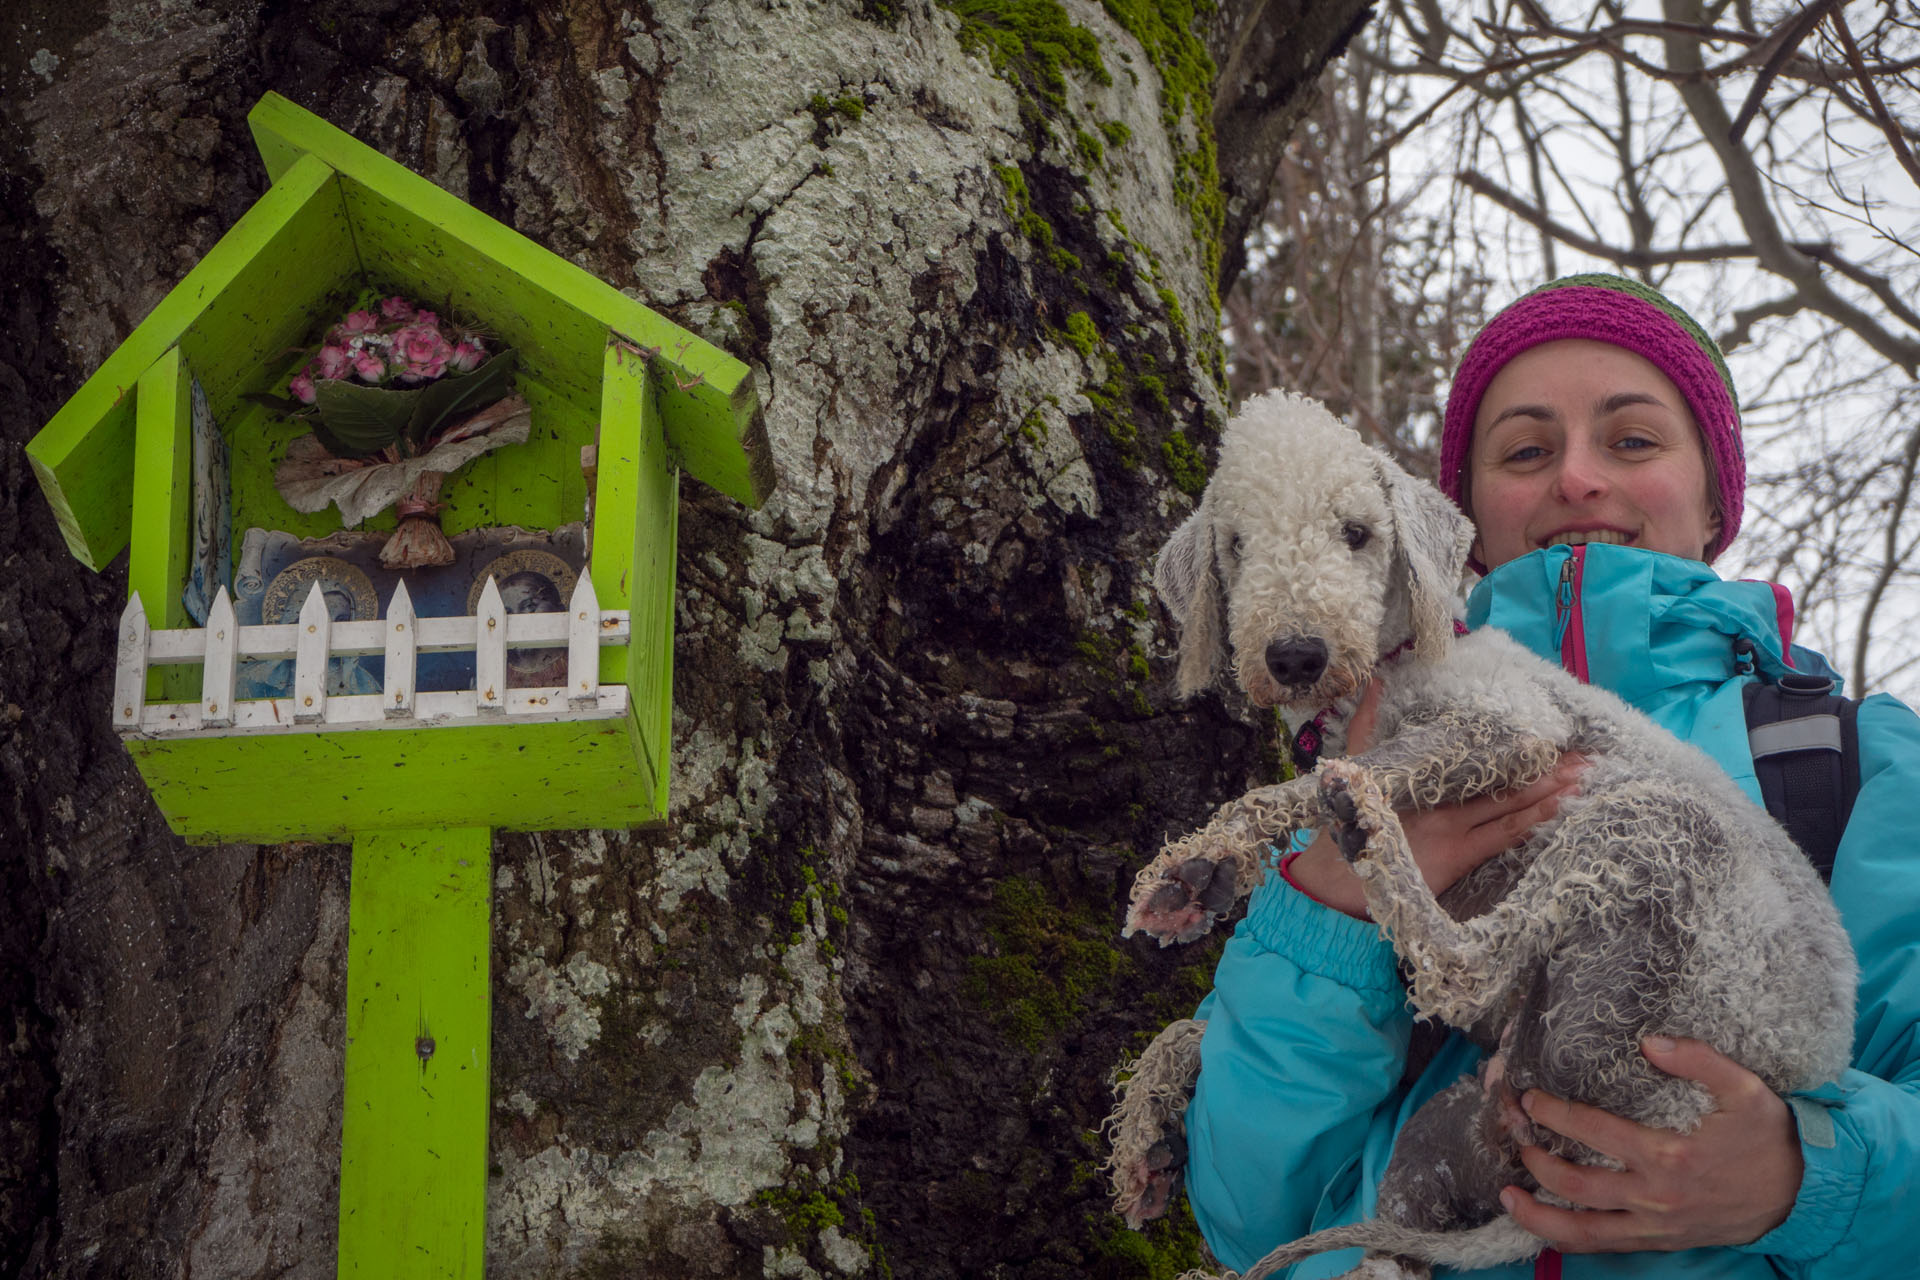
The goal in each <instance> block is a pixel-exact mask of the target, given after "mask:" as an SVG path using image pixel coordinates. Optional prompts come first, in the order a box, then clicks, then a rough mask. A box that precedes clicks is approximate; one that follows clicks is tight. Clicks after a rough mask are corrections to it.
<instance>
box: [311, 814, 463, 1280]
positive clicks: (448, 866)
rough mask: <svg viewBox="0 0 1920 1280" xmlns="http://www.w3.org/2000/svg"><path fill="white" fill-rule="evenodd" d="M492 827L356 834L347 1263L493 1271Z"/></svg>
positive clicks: (378, 1269) (382, 1278)
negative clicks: (489, 1220) (489, 1221)
mask: <svg viewBox="0 0 1920 1280" xmlns="http://www.w3.org/2000/svg"><path fill="white" fill-rule="evenodd" d="M492 866H493V835H492V833H491V832H490V831H488V830H487V829H486V828H484V827H459V828H452V829H447V828H440V829H432V830H427V829H420V830H403V831H388V832H369V833H367V834H365V835H360V836H356V837H355V839H354V842H353V880H352V888H351V890H350V893H349V905H348V913H347V1048H346V1098H345V1107H344V1113H343V1117H342V1123H341V1134H340V1235H339V1271H338V1274H339V1275H340V1276H341V1277H342V1278H343V1280H346V1278H348V1277H351V1278H353V1280H372V1278H375V1277H378V1278H379V1280H387V1278H388V1277H392V1276H417V1277H423V1278H427V1277H433V1278H438V1277H470V1278H472V1280H479V1277H481V1276H482V1275H483V1274H484V1270H485V1267H484V1256H485V1244H486V1207H487V1127H488V1124H489V1121H490V1119H491V1116H490V1114H489V1109H488V1102H489V1090H488V1068H489V1065H490V1061H491V1054H490V1046H491V1033H492V1007H491V993H490V991H489V988H488V976H489V956H490V954H491V947H490V943H491V937H490V923H491V907H492Z"/></svg>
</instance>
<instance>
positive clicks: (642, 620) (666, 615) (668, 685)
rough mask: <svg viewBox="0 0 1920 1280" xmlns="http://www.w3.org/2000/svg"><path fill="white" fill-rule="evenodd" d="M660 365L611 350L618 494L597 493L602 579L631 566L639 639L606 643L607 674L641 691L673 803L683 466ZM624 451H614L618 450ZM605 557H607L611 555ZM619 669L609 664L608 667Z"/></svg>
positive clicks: (663, 797) (643, 728) (644, 731)
mask: <svg viewBox="0 0 1920 1280" xmlns="http://www.w3.org/2000/svg"><path fill="white" fill-rule="evenodd" d="M656 381H657V378H656V376H655V371H652V370H648V371H644V372H643V371H641V370H639V369H636V368H635V367H634V366H633V365H632V364H631V362H622V361H620V360H619V359H618V357H617V355H616V354H615V353H612V352H610V353H609V355H608V367H607V369H606V370H605V377H604V380H603V382H602V386H603V388H604V396H605V398H604V399H603V400H602V402H601V410H600V417H601V449H600V472H601V476H602V482H601V483H602V485H603V486H605V485H606V477H607V472H608V467H609V465H610V464H611V465H612V466H613V467H614V468H615V470H616V472H617V474H616V475H615V476H614V478H613V479H614V484H615V486H616V488H617V496H616V494H615V493H611V492H608V491H607V490H606V489H605V488H604V487H603V489H602V492H601V493H600V494H599V495H597V496H596V498H595V500H594V501H595V509H596V510H597V511H598V512H599V515H598V517H597V521H598V523H597V524H596V526H595V530H594V540H595V541H594V563H595V577H596V581H595V586H596V588H598V589H601V590H602V592H603V594H602V596H601V598H602V599H603V600H604V599H605V598H606V597H605V594H604V588H601V584H600V581H599V578H600V571H601V568H602V566H603V564H604V566H605V567H606V568H607V569H608V570H611V568H612V566H613V565H614V564H615V563H616V562H621V563H624V564H625V566H627V568H626V570H625V573H624V578H625V590H624V591H622V592H621V597H622V598H621V599H620V600H619V601H618V603H619V604H621V605H624V606H626V607H627V609H628V613H629V618H630V620H631V625H632V638H631V639H630V640H629V641H628V645H627V651H626V653H625V654H624V655H622V657H621V658H620V659H612V658H610V656H609V655H607V654H606V653H604V652H603V654H602V657H601V665H600V677H601V679H603V680H608V679H611V680H616V681H619V682H621V683H623V684H625V685H626V686H627V687H628V688H629V689H630V690H632V694H633V709H634V715H635V716H636V717H637V719H638V722H639V725H640V740H641V741H642V742H643V743H645V744H646V749H647V758H648V761H649V763H650V764H651V765H652V767H653V770H654V785H655V803H656V805H657V806H658V807H659V808H661V809H662V810H664V809H665V808H666V802H667V793H666V786H667V777H668V772H669V771H668V768H667V760H668V752H669V751H670V750H671V749H672V743H673V727H672V726H673V598H674V577H675V572H676V569H677V555H676V548H675V538H676V536H677V531H678V523H677V522H678V519H679V512H680V502H679V472H678V470H677V469H676V468H675V467H674V466H673V465H672V462H671V460H670V459H669V457H668V453H667V443H666V439H665V435H664V433H663V431H662V430H661V427H660V414H659V411H658V407H657V406H658V400H657V399H656V396H655V383H656ZM610 449H611V450H614V451H616V452H617V456H613V457H610V456H609V450H610ZM603 557H604V561H603V559H602V558H603ZM610 665H612V667H613V669H612V670H611V671H609V666H610Z"/></svg>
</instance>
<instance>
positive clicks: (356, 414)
mask: <svg viewBox="0 0 1920 1280" xmlns="http://www.w3.org/2000/svg"><path fill="white" fill-rule="evenodd" d="M486 342H487V339H486V335H484V334H483V333H481V332H480V331H478V330H474V329H465V328H461V327H459V326H457V325H453V324H451V323H449V322H448V321H446V320H444V319H442V318H441V317H440V316H438V315H436V314H435V313H433V312H431V311H427V310H424V309H422V308H420V307H419V306H417V305H415V304H414V303H413V302H410V301H409V300H407V299H406V298H401V297H389V298H384V299H381V300H379V301H378V302H377V303H372V302H370V304H369V305H367V306H362V307H360V308H357V309H355V310H353V311H351V312H349V313H348V314H347V315H346V316H345V317H344V318H342V319H341V321H340V322H339V323H338V324H336V325H334V326H333V328H332V329H330V330H328V332H327V335H326V340H325V341H324V342H323V343H321V345H320V348H319V350H318V351H317V352H315V353H314V355H313V357H312V358H311V359H309V360H308V361H307V363H306V364H305V365H304V366H303V367H302V368H301V370H300V372H298V373H296V374H295V375H294V376H293V377H292V378H291V379H290V380H289V381H288V383H287V391H288V393H289V395H290V397H291V398H282V397H272V396H258V397H255V399H258V400H260V401H262V402H263V403H266V404H268V405H269V406H271V407H273V408H275V409H278V410H280V411H281V412H283V413H287V414H289V415H290V416H292V417H294V418H296V419H300V420H302V421H309V422H311V423H312V424H313V431H312V433H311V434H309V435H304V436H301V437H299V438H298V439H296V440H294V441H293V442H292V443H291V444H289V445H288V446H287V456H286V458H285V460H284V461H282V462H281V464H280V465H279V467H277V468H276V469H275V470H274V473H273V483H274V487H275V488H276V489H278V490H279V491H280V496H281V497H283V498H285V499H286V501H287V505H288V506H290V507H292V508H293V509H294V510H295V511H303V512H312V511H319V510H322V509H323V508H325V507H326V505H327V504H328V503H329V502H331V503H333V504H334V505H335V506H337V507H339V509H340V519H341V521H342V522H343V523H344V524H346V525H347V526H348V527H349V528H351V527H352V526H354V525H357V524H359V523H360V522H361V521H363V520H365V519H366V518H367V517H369V516H372V515H375V514H377V513H379V512H381V511H384V510H386V509H387V508H388V507H394V508H395V509H396V512H397V514H398V515H399V518H400V524H399V527H398V528H397V529H395V530H394V532H393V536H392V537H390V538H388V539H387V544H386V546H385V547H383V548H382V549H381V552H380V562H381V563H382V564H384V565H386V566H387V567H388V568H389V569H412V568H420V567H423V566H426V565H443V564H451V563H452V562H453V547H452V544H450V543H449V542H448V541H447V538H446V535H445V534H444V533H442V532H441V530H440V520H439V511H440V502H439V497H440V484H441V482H442V481H443V480H445V479H446V477H447V476H448V475H449V474H451V473H452V472H454V471H457V470H459V469H460V468H461V467H463V466H465V465H466V464H467V463H469V462H471V461H472V460H473V459H475V458H477V457H479V456H480V455H481V454H483V453H487V452H489V451H491V450H493V449H498V448H500V447H501V446H502V445H508V444H520V443H522V442H524V441H525V440H526V438H527V435H528V432H529V430H530V429H531V426H532V421H533V418H532V413H531V411H530V410H529V409H528V408H527V402H526V400H525V399H524V398H523V397H521V396H518V395H513V394H509V393H510V391H511V379H512V376H513V365H514V353H513V351H512V350H511V349H506V350H500V351H496V352H494V353H492V354H489V353H488V351H487V347H486Z"/></svg>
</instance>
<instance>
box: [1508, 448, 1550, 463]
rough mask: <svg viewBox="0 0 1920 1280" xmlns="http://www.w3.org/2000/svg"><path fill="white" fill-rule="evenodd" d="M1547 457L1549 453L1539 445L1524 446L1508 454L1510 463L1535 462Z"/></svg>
mask: <svg viewBox="0 0 1920 1280" xmlns="http://www.w3.org/2000/svg"><path fill="white" fill-rule="evenodd" d="M1546 456H1547V451H1546V450H1545V449H1542V448H1541V447H1540V446H1539V445H1537V444H1523V445H1521V446H1520V447H1519V448H1517V449H1514V450H1512V451H1510V452H1509V453H1508V454H1507V458H1506V460H1507V461H1508V462H1535V461H1538V460H1539V459H1541V458H1544V457H1546Z"/></svg>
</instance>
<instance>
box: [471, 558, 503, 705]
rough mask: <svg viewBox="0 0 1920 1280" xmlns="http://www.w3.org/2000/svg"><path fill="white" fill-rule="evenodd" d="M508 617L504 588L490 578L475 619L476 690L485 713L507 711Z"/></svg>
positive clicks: (484, 588)
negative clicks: (502, 599)
mask: <svg viewBox="0 0 1920 1280" xmlns="http://www.w3.org/2000/svg"><path fill="white" fill-rule="evenodd" d="M508 616H509V615H508V614H507V607H506V605H504V604H503V603H501V600H500V584H499V583H497V582H495V581H494V580H493V577H492V575H491V574H489V575H488V577H487V585H486V586H485V587H483V588H482V589H481V591H480V604H479V607H478V608H477V609H476V611H475V612H474V615H473V687H474V690H475V692H476V693H477V694H478V695H479V698H478V705H479V707H480V710H481V711H483V712H487V711H505V710H506V709H507V701H506V697H507V618H508Z"/></svg>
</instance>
